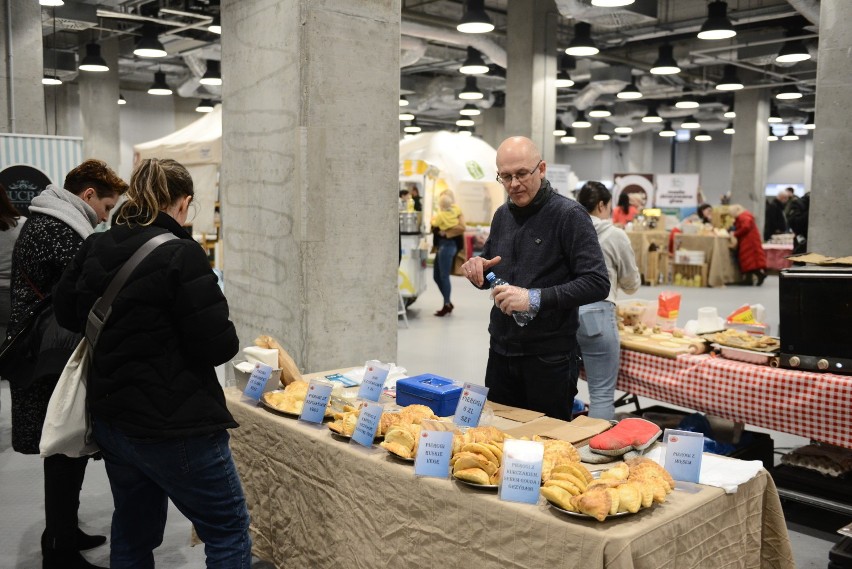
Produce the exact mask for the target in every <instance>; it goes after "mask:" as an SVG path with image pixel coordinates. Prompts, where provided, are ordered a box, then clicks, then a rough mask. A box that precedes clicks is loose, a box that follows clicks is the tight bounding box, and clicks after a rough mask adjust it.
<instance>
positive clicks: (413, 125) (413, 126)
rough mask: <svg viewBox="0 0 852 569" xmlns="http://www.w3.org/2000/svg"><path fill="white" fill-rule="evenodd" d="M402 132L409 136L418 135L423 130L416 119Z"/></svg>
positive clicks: (403, 128)
mask: <svg viewBox="0 0 852 569" xmlns="http://www.w3.org/2000/svg"><path fill="white" fill-rule="evenodd" d="M402 130H403V131H405V132H407V133H409V134H416V133H418V132H420V131H421V130H423V129H422V128H420V125H418V124H417V119H416V118H415V119H411V123H410V124H407V125H405V126H404V127H402Z"/></svg>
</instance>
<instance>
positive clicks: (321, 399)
mask: <svg viewBox="0 0 852 569" xmlns="http://www.w3.org/2000/svg"><path fill="white" fill-rule="evenodd" d="M333 387H334V386H333V385H332V384H331V382H330V381H326V380H324V379H312V380H311V381H310V383H309V384H308V393H307V394H306V395H305V404H304V406H303V407H302V414H301V415H300V416H299V419H300V420H302V421H305V422H308V423H322V421H323V419H325V409H326V407H327V406H328V400H329V398H330V397H331V390H332V388H333Z"/></svg>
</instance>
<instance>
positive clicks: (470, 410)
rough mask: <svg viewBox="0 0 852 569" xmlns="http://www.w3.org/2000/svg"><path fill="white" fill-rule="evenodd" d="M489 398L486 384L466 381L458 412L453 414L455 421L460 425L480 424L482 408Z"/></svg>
mask: <svg viewBox="0 0 852 569" xmlns="http://www.w3.org/2000/svg"><path fill="white" fill-rule="evenodd" d="M487 398H488V388H487V387H485V386H484V385H475V384H472V383H465V384H464V389H462V394H461V397H459V404H458V406H457V407H456V414H455V415H453V423H455V424H456V425H458V426H460V427H476V426H479V417H480V416H482V408H483V407H484V406H485V400H486V399H487Z"/></svg>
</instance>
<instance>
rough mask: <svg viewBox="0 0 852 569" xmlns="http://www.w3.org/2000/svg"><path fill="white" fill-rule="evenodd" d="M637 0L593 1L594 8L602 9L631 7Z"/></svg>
mask: <svg viewBox="0 0 852 569" xmlns="http://www.w3.org/2000/svg"><path fill="white" fill-rule="evenodd" d="M635 1H636V0H592V6H599V7H601V8H621V7H622V6H630V5H631V4H633V3H634V2H635Z"/></svg>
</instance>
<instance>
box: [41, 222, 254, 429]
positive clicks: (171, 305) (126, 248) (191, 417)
mask: <svg viewBox="0 0 852 569" xmlns="http://www.w3.org/2000/svg"><path fill="white" fill-rule="evenodd" d="M164 231H171V232H172V233H174V234H175V235H177V236H178V237H180V238H181V239H177V240H173V241H168V242H166V243H164V244H162V245H160V246H159V247H158V248H157V249H155V250H154V252H153V253H151V254H150V255H149V256H148V257H147V258H146V259H145V260H143V261H142V263H141V264H140V265H139V267H137V268H136V270H135V271H134V272H133V274H131V275H130V278H129V279H128V280H127V283H126V284H125V285H124V288H123V289H122V290H121V292H119V294H118V296H117V298H116V299H115V301H114V302H113V305H112V314H111V315H110V317H109V320H108V321H107V323H106V325H105V327H104V329H103V332H102V333H101V337H100V340H99V341H98V345H97V347H96V348H95V352H94V359H93V366H92V371H91V373H90V375H89V383H88V396H89V408H90V410H91V412H92V414H93V415H94V416H95V417H97V418H99V419H103V420H105V421H108V422H111V423H113V424H114V425H116V426H117V427H118V428H120V429H122V430H124V431H125V432H127V433H128V434H131V435H134V436H139V437H156V438H161V437H162V438H174V437H184V436H192V435H200V434H204V433H209V432H213V431H217V430H220V429H223V428H231V427H236V426H237V424H236V422H235V421H234V419H233V417H232V416H231V414H230V412H229V411H228V409H227V407H226V405H225V397H224V394H223V393H222V388H221V387H220V386H219V382H218V381H217V379H216V374H215V371H214V369H213V368H214V366H216V365H219V364H222V363H224V362H226V361H228V360H229V359H231V358H232V357H233V356H234V354H236V352H237V350H238V349H239V340H238V338H237V333H236V330H235V328H234V324H233V323H232V322H231V321H230V320H229V319H228V303H227V301H226V300H225V297H224V295H223V294H222V291H221V290H220V289H219V286H218V285H217V282H216V276H215V275H214V274H213V272H212V271H211V270H210V265H209V262H208V261H207V257H206V256H205V255H204V252H203V250H202V249H201V247H199V245H198V244H197V243H196V242H195V241H193V240H192V238H191V236H190V235H188V234H187V233H186V231H184V230H183V229H182V228H181V227H180V226H179V225H178V224H177V222H176V221H175V220H174V219H173V218H171V217H170V216H168V215H166V214H164V213H160V214H159V215H158V217H157V219H156V221H155V222H154V224H153V225H151V226H149V227H128V226H126V225H118V226H114V227H113V228H112V229H110V230H109V231H107V232H106V233H101V234H95V235H92V236H91V237H89V238H88V239H86V241H85V242H84V243H83V247H82V248H81V249H80V251H79V252H78V253H77V255H76V256H75V258H74V260H73V261H72V262H71V264H70V265H69V266H68V269H67V270H66V271H65V273H64V274H63V275H62V279H61V280H60V282H59V284H58V285H57V287H56V289H55V291H54V304H55V310H56V319H57V321H58V322H59V323H60V324H62V325H63V326H65V327H66V328H69V329H71V330H75V331H82V330H83V329H84V326H85V322H86V318H87V316H88V313H89V310H90V309H91V307H92V305H93V304H94V303H95V300H96V299H97V298H98V297H99V296H100V295H102V294H103V293H104V291H105V290H106V287H107V285H108V284H109V282H110V281H111V280H112V278H113V277H114V276H115V274H116V273H117V272H118V270H119V268H120V267H121V266H122V265H123V264H124V262H125V261H127V260H128V259H129V258H130V256H131V255H132V254H133V253H134V252H135V251H136V250H137V249H138V248H139V247H141V246H142V244H143V243H144V242H145V241H147V240H148V239H150V238H151V237H153V236H155V235H157V234H158V233H163V232H164Z"/></svg>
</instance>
